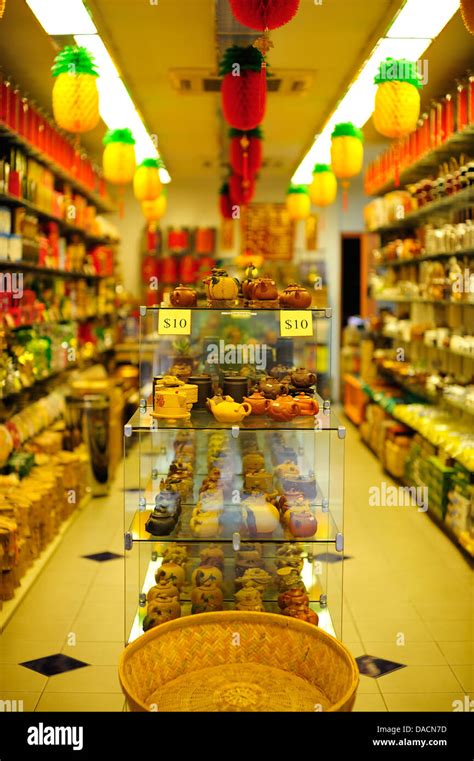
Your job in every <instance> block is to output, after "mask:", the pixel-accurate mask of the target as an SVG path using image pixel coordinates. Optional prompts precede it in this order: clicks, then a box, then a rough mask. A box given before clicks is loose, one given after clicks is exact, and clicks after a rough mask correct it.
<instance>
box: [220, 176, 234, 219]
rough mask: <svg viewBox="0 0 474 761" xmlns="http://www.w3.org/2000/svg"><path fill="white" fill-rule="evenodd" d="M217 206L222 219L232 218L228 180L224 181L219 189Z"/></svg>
mask: <svg viewBox="0 0 474 761" xmlns="http://www.w3.org/2000/svg"><path fill="white" fill-rule="evenodd" d="M219 208H220V212H221V216H222V217H223V219H232V201H231V198H230V195H229V183H228V182H225V183H224V184H223V185H222V187H221V189H220V191H219Z"/></svg>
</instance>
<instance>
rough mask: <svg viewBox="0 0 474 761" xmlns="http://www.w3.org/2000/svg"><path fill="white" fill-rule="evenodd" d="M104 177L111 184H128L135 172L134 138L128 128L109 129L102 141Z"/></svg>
mask: <svg viewBox="0 0 474 761" xmlns="http://www.w3.org/2000/svg"><path fill="white" fill-rule="evenodd" d="M102 142H103V143H104V145H105V149H104V155H103V157H102V166H103V169H104V177H105V179H106V180H107V182H111V183H112V184H113V185H128V183H129V182H132V180H133V176H134V174H135V167H136V161H135V139H134V137H133V135H132V133H131V132H130V130H129V129H109V131H108V132H107V133H106V135H105V137H104V139H103V141H102Z"/></svg>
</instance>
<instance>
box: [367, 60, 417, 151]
mask: <svg viewBox="0 0 474 761" xmlns="http://www.w3.org/2000/svg"><path fill="white" fill-rule="evenodd" d="M374 82H375V84H376V85H378V87H377V92H376V94H375V109H374V126H375V129H376V130H377V132H380V134H381V135H385V137H391V138H399V137H403V136H404V135H408V134H409V133H410V132H413V131H414V130H415V129H416V126H417V122H418V117H419V115H420V92H419V91H420V88H421V82H420V78H419V76H418V73H417V70H416V64H415V63H413V62H412V61H406V60H405V59H401V60H399V61H395V60H394V59H393V58H387V59H386V60H385V61H382V63H381V64H380V68H379V71H378V73H377V76H376V77H375V79H374Z"/></svg>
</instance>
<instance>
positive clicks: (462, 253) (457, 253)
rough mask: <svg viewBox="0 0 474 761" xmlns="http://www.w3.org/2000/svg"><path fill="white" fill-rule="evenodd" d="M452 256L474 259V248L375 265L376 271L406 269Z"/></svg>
mask: <svg viewBox="0 0 474 761" xmlns="http://www.w3.org/2000/svg"><path fill="white" fill-rule="evenodd" d="M452 256H472V257H474V248H465V249H461V250H460V251H450V252H447V251H443V252H442V253H438V254H424V255H423V256H417V257H415V258H413V259H392V260H386V261H379V262H377V264H376V265H375V269H377V270H380V269H386V268H387V267H404V266H405V265H408V264H419V263H420V262H430V261H434V260H436V259H450V258H451V257H452Z"/></svg>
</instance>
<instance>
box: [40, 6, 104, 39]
mask: <svg viewBox="0 0 474 761" xmlns="http://www.w3.org/2000/svg"><path fill="white" fill-rule="evenodd" d="M26 2H27V5H29V7H30V8H31V10H32V11H33V13H34V14H35V16H36V18H37V19H38V21H39V22H40V24H41V26H42V27H43V29H44V30H45V32H46V33H47V34H51V35H53V36H60V35H65V34H94V32H97V29H96V27H95V24H94V22H93V21H92V18H91V16H90V15H89V13H88V11H87V9H86V7H85V5H84V3H83V2H82V0H26Z"/></svg>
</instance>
